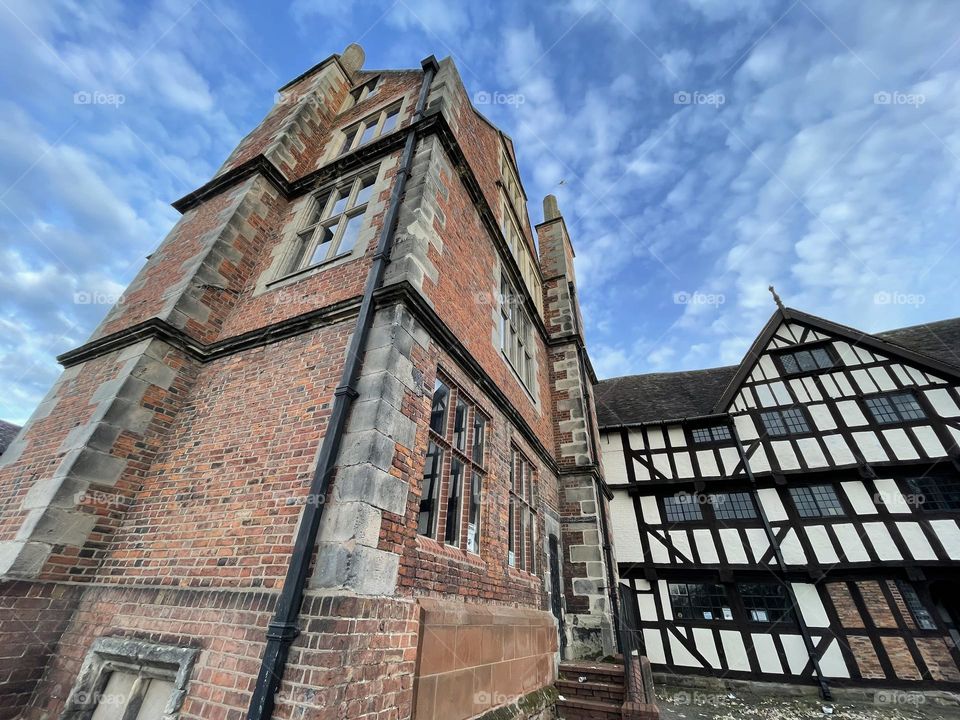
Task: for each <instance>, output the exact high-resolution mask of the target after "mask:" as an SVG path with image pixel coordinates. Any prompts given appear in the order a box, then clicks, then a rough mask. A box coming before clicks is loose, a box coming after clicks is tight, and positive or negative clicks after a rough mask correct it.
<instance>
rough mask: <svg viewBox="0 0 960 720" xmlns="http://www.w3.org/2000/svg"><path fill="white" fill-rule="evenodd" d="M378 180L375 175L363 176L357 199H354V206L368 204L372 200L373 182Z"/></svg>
mask: <svg viewBox="0 0 960 720" xmlns="http://www.w3.org/2000/svg"><path fill="white" fill-rule="evenodd" d="M375 180H376V178H374V177H367V178H363V180H361V181H360V189H359V190H358V191H357V199H356V200H354V202H353V206H354V207H357V206H358V205H366V204H367V202H369V200H370V196H371V195H372V194H373V183H374V181H375Z"/></svg>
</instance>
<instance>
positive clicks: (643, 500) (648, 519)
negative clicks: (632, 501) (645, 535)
mask: <svg viewBox="0 0 960 720" xmlns="http://www.w3.org/2000/svg"><path fill="white" fill-rule="evenodd" d="M640 513H641V514H642V515H643V521H644V522H645V523H646V524H647V525H662V524H663V520H661V519H660V506H659V505H657V498H655V497H654V496H653V495H641V496H640Z"/></svg>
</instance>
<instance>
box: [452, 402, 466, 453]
mask: <svg viewBox="0 0 960 720" xmlns="http://www.w3.org/2000/svg"><path fill="white" fill-rule="evenodd" d="M453 445H454V447H455V448H457V450H462V451H464V452H466V449H467V404H466V403H465V402H464V401H463V400H461V399H460V398H459V397H458V398H457V410H456V412H455V413H454V416H453Z"/></svg>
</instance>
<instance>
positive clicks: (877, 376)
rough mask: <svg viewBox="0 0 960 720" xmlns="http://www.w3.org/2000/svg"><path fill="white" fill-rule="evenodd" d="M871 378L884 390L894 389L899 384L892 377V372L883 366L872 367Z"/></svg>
mask: <svg viewBox="0 0 960 720" xmlns="http://www.w3.org/2000/svg"><path fill="white" fill-rule="evenodd" d="M870 378H871V379H872V380H873V382H874V384H875V385H876V386H877V387H878V388H880V389H881V390H883V391H887V390H894V389H896V387H897V384H896V383H895V382H894V381H893V378H891V377H890V373H888V372H887V371H886V369H885V368H883V367H873V368H870Z"/></svg>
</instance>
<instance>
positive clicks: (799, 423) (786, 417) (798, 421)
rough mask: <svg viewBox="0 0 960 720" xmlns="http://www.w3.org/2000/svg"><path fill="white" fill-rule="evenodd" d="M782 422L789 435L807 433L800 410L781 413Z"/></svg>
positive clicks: (788, 410) (795, 409)
mask: <svg viewBox="0 0 960 720" xmlns="http://www.w3.org/2000/svg"><path fill="white" fill-rule="evenodd" d="M783 422H784V424H785V425H786V426H787V430H788V431H789V432H790V434H796V433H805V432H809V431H810V428H809V427H808V426H807V420H806V418H805V417H804V416H803V411H802V410H800V408H788V409H786V410H784V411H783Z"/></svg>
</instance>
